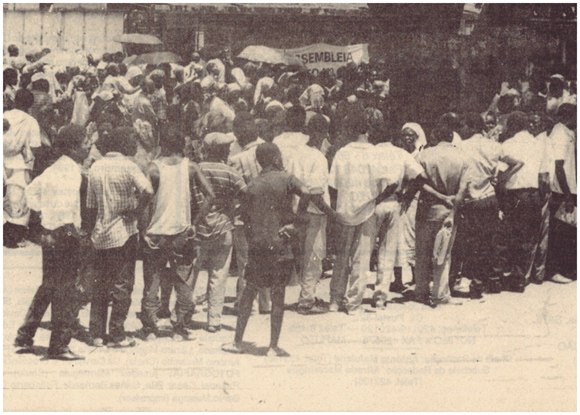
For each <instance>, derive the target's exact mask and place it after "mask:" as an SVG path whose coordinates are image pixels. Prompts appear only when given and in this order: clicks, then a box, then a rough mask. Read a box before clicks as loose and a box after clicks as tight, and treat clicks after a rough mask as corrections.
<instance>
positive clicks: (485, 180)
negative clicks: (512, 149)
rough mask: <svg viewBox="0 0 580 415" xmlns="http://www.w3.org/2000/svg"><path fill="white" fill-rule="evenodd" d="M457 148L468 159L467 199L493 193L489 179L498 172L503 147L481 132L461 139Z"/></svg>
mask: <svg viewBox="0 0 580 415" xmlns="http://www.w3.org/2000/svg"><path fill="white" fill-rule="evenodd" d="M459 148H460V149H461V150H462V151H463V152H464V153H465V155H466V157H467V160H468V167H467V175H468V177H469V181H470V182H471V186H469V194H468V196H467V198H468V199H471V200H479V199H484V198H486V197H490V196H494V195H495V188H494V187H493V185H492V184H491V179H492V178H493V177H495V176H496V175H497V173H498V169H499V162H500V161H502V160H503V159H504V154H503V147H502V146H501V144H499V143H496V142H495V141H493V140H491V139H489V138H485V137H484V136H483V135H481V134H475V135H474V136H473V137H471V138H469V139H467V140H465V141H463V142H462V143H461V145H460V146H459Z"/></svg>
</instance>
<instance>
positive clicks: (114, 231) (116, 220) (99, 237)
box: [87, 152, 153, 249]
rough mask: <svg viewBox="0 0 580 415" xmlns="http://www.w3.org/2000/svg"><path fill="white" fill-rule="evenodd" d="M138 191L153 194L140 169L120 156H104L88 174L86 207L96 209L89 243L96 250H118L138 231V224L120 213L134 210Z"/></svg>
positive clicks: (117, 154) (108, 154) (110, 154)
mask: <svg viewBox="0 0 580 415" xmlns="http://www.w3.org/2000/svg"><path fill="white" fill-rule="evenodd" d="M137 191H139V192H144V191H146V192H148V193H153V187H152V186H151V183H150V182H149V180H148V179H147V178H146V177H145V175H144V174H143V173H142V172H141V170H140V169H139V167H138V166H137V165H136V164H135V163H133V162H132V161H131V160H129V159H128V158H126V157H125V156H123V155H122V154H120V153H113V152H111V153H107V155H106V156H105V157H104V158H102V159H101V160H97V161H96V162H95V164H93V166H92V167H91V170H90V172H89V187H88V190H87V207H88V208H96V209H98V215H97V223H96V225H95V229H93V234H92V240H93V245H94V246H95V249H111V248H118V247H121V246H123V245H124V244H125V242H127V239H129V238H130V237H131V236H133V235H135V234H136V233H137V232H138V230H137V221H136V220H135V221H131V222H127V221H125V220H123V218H122V217H121V214H122V213H123V212H125V211H127V210H131V209H135V208H136V207H137V203H138V201H137V196H136V195H137Z"/></svg>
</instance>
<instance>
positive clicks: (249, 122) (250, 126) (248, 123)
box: [234, 112, 258, 147]
mask: <svg viewBox="0 0 580 415" xmlns="http://www.w3.org/2000/svg"><path fill="white" fill-rule="evenodd" d="M234 135H235V136H236V138H237V139H238V142H239V144H240V146H242V147H244V146H245V145H246V144H248V143H251V142H252V141H255V140H256V139H257V138H258V130H257V128H256V122H255V120H254V116H253V115H252V114H250V113H249V112H239V113H237V114H236V118H235V119H234Z"/></svg>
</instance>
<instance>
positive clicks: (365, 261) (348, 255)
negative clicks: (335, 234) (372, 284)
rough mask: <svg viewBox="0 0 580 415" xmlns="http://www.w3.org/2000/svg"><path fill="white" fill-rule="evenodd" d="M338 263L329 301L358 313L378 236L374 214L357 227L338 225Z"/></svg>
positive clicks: (333, 276)
mask: <svg viewBox="0 0 580 415" xmlns="http://www.w3.org/2000/svg"><path fill="white" fill-rule="evenodd" d="M340 226H341V230H340V240H339V241H338V246H337V261H336V264H335V267H334V272H333V273H332V280H331V281H330V302H331V303H337V304H339V305H341V304H344V305H346V309H347V311H348V312H353V311H357V310H358V309H359V308H360V306H361V303H362V300H363V297H364V293H365V289H366V285H367V280H368V273H369V271H370V261H371V253H372V251H373V247H374V243H375V238H376V236H377V232H378V230H377V217H376V216H375V215H374V214H373V215H372V216H371V217H370V218H368V219H367V220H366V221H364V222H363V223H361V224H360V225H356V226H349V225H340Z"/></svg>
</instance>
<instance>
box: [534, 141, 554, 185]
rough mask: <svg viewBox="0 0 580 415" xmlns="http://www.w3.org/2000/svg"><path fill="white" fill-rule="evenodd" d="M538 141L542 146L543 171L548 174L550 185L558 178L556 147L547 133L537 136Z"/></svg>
mask: <svg viewBox="0 0 580 415" xmlns="http://www.w3.org/2000/svg"><path fill="white" fill-rule="evenodd" d="M536 140H538V143H540V145H541V146H542V155H543V157H542V168H541V171H542V172H545V173H548V175H549V178H550V185H551V182H552V180H553V179H554V178H555V177H556V160H555V159H554V145H553V143H552V140H551V139H550V136H549V135H548V132H547V131H543V132H541V133H540V134H538V135H537V136H536Z"/></svg>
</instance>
